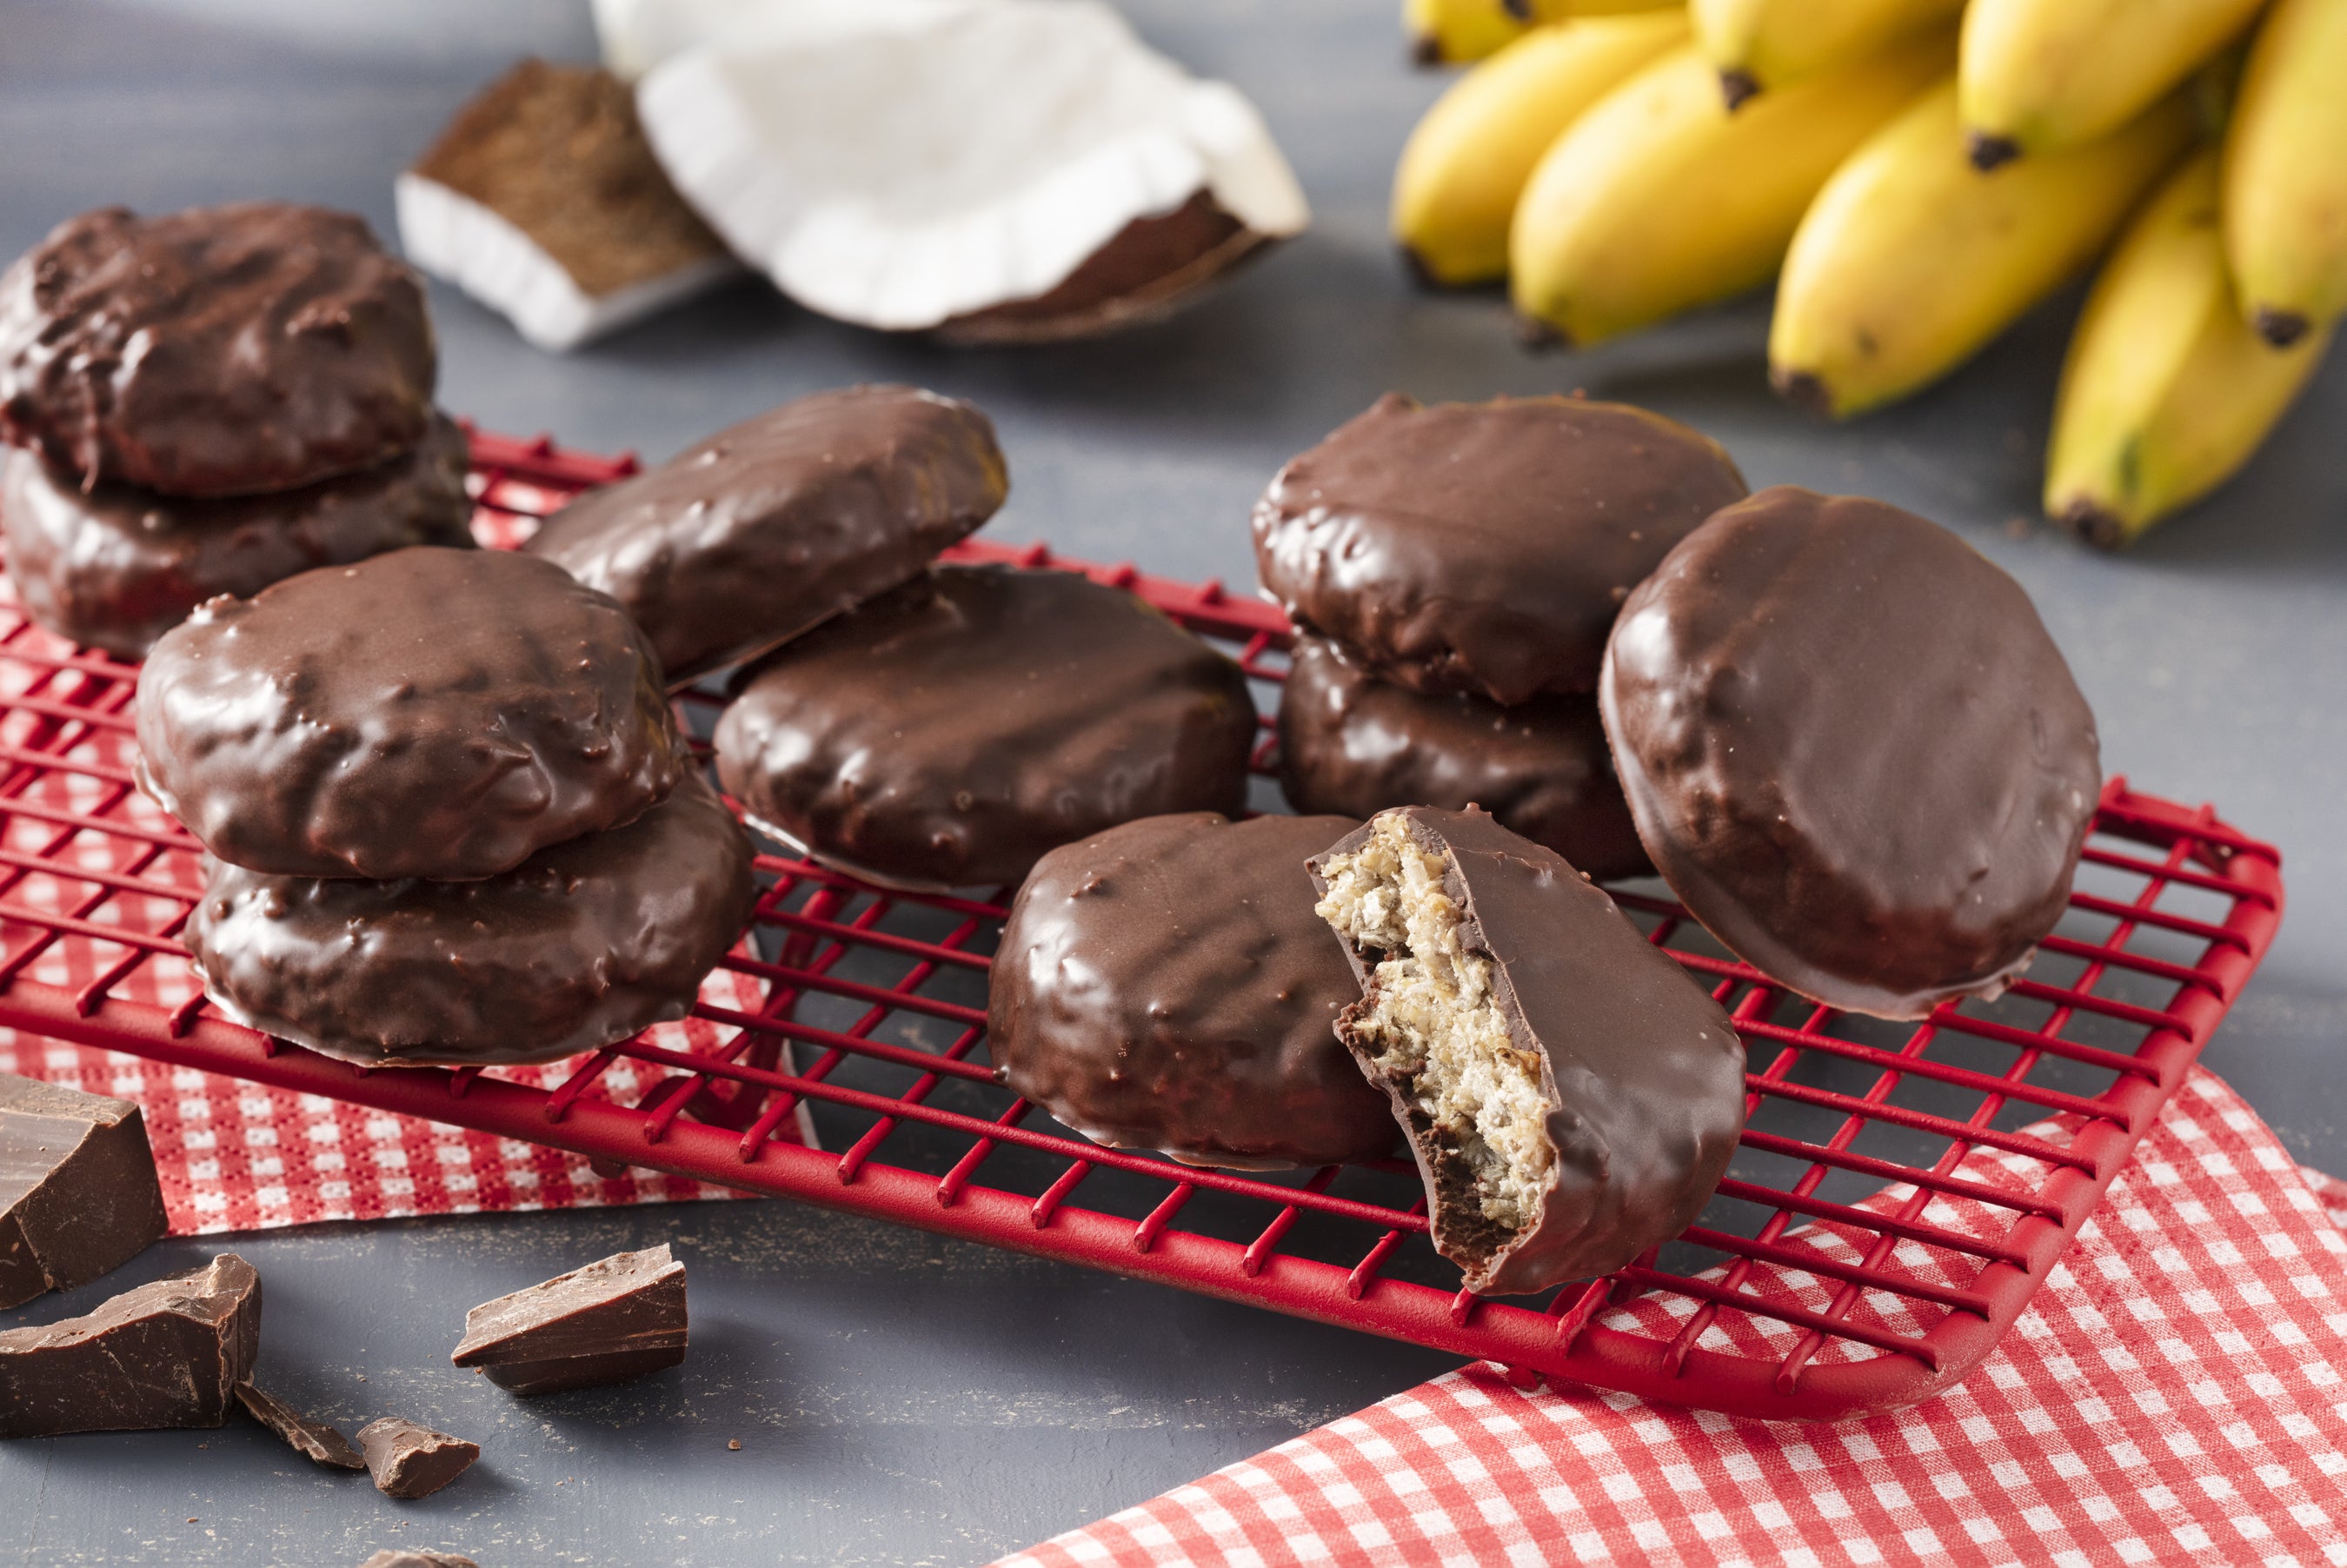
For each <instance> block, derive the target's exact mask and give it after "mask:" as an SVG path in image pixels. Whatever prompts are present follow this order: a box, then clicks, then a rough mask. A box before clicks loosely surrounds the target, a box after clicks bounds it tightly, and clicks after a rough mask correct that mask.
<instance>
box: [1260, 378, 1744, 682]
mask: <svg viewBox="0 0 2347 1568" xmlns="http://www.w3.org/2000/svg"><path fill="white" fill-rule="evenodd" d="M1743 494H1744V478H1743V476H1741V475H1740V474H1738V473H1737V471H1736V465H1735V464H1733V463H1731V462H1729V461H1728V458H1727V453H1726V452H1724V451H1722V450H1721V449H1720V447H1719V444H1718V443H1717V442H1716V441H1713V440H1711V439H1709V438H1708V437H1706V436H1700V435H1698V434H1696V432H1695V431H1692V430H1690V429H1688V428H1687V427H1686V425H1680V424H1677V423H1676V422H1675V421H1672V420H1668V419H1665V418H1664V417H1663V416H1662V415H1658V414H1649V413H1647V412H1646V411H1645V409H1643V408H1632V407H1629V406H1628V405H1624V404H1619V403H1591V402H1588V401H1585V400H1583V399H1581V398H1575V397H1526V398H1501V399H1500V400H1499V401H1497V402H1494V403H1440V404H1437V405H1434V406H1433V407H1431V408H1421V407H1419V405H1417V404H1416V403H1413V402H1411V401H1410V400H1409V398H1406V397H1401V396H1398V395H1392V394H1389V395H1386V396H1384V397H1382V398H1379V399H1378V402H1377V403H1376V404H1375V405H1373V406H1372V407H1371V408H1370V409H1369V411H1368V413H1366V414H1364V415H1361V416H1360V417H1359V418H1358V419H1355V420H1353V421H1352V422H1351V423H1350V424H1348V425H1345V426H1344V427H1343V428H1342V429H1340V430H1338V431H1337V433H1336V434H1335V435H1333V436H1329V437H1328V439H1327V440H1326V441H1323V442H1322V443H1320V445H1319V446H1315V447H1314V448H1312V450H1310V451H1309V452H1307V453H1305V454H1304V455H1303V456H1299V457H1296V458H1294V459H1292V460H1291V461H1290V462H1289V463H1288V465H1287V466H1286V467H1285V468H1282V469H1281V470H1280V471H1279V475H1278V477H1276V478H1275V479H1273V480H1272V482H1271V488H1270V489H1268V490H1266V491H1265V492H1264V497H1263V499H1262V500H1260V501H1258V502H1256V503H1255V565H1256V569H1257V571H1258V572H1259V573H1260V574H1261V576H1262V579H1263V586H1264V587H1265V588H1266V589H1268V590H1269V591H1270V593H1271V595H1272V597H1273V598H1275V599H1276V600H1278V601H1279V603H1280V604H1281V605H1282V607H1284V608H1285V609H1286V611H1287V613H1288V614H1289V615H1290V616H1292V617H1294V618H1295V620H1296V622H1297V623H1298V624H1300V625H1302V626H1304V627H1306V628H1307V629H1309V630H1314V631H1317V632H1320V633H1321V634H1322V635H1324V636H1327V637H1332V638H1334V639H1336V640H1337V641H1339V642H1341V643H1343V644H1345V645H1346V647H1348V648H1349V649H1351V650H1352V651H1354V652H1355V653H1357V654H1358V655H1359V656H1360V657H1361V658H1362V659H1363V660H1364V661H1367V662H1368V663H1369V664H1370V665H1371V666H1373V667H1374V668H1375V669H1377V670H1378V672H1379V673H1381V674H1382V675H1384V676H1385V678H1386V679H1388V680H1389V681H1396V682H1400V683H1401V684H1402V685H1405V686H1408V687H1409V688H1410V689H1411V690H1412V691H1417V692H1480V693H1481V694H1482V695H1484V696H1487V697H1489V698H1491V701H1493V702H1501V703H1515V702H1526V701H1528V700H1530V699H1531V698H1533V697H1536V696H1538V695H1540V694H1541V693H1542V692H1589V691H1593V690H1594V689H1595V687H1596V685H1597V667H1598V664H1599V662H1600V661H1602V660H1603V658H1604V652H1605V633H1606V631H1607V630H1609V629H1610V628H1611V627H1612V626H1613V624H1614V613H1615V611H1616V610H1619V609H1620V608H1621V604H1622V600H1623V599H1624V597H1625V596H1626V595H1627V594H1628V593H1629V591H1630V589H1633V588H1635V587H1636V586H1637V585H1638V583H1639V582H1640V581H1641V580H1642V579H1644V578H1645V575H1646V574H1647V573H1648V572H1650V571H1652V570H1654V569H1655V563H1656V562H1657V561H1660V560H1661V559H1663V557H1664V555H1665V553H1666V552H1667V551H1668V550H1669V549H1670V548H1671V547H1672V546H1673V545H1675V544H1676V543H1678V541H1679V540H1680V539H1681V538H1684V537H1686V534H1687V533H1688V532H1689V531H1690V530H1691V529H1693V528H1695V527H1696V525H1697V524H1698V523H1700V522H1702V521H1703V520H1704V518H1707V517H1709V516H1710V515H1711V514H1712V513H1713V512H1715V511H1717V509H1718V508H1720V507H1724V506H1726V505H1727V503H1729V502H1730V501H1733V500H1737V499H1738V498H1739V497H1742V496H1743Z"/></svg>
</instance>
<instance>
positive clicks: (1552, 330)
mask: <svg viewBox="0 0 2347 1568" xmlns="http://www.w3.org/2000/svg"><path fill="white" fill-rule="evenodd" d="M1516 342H1517V343H1518V344H1519V345H1521V346H1522V348H1523V349H1524V350H1525V351H1526V352H1527V353H1530V354H1555V353H1559V352H1561V351H1563V350H1565V349H1569V348H1571V347H1572V346H1573V339H1572V338H1571V337H1570V336H1568V335H1567V334H1566V333H1565V332H1564V330H1563V328H1562V327H1559V326H1556V325H1554V324H1553V323H1549V322H1544V321H1542V320H1541V319H1540V317H1538V316H1534V315H1526V314H1524V313H1522V312H1519V313H1517V315H1516Z"/></svg>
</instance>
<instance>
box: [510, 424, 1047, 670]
mask: <svg viewBox="0 0 2347 1568" xmlns="http://www.w3.org/2000/svg"><path fill="white" fill-rule="evenodd" d="M1009 489H1010V478H1009V476H1008V474H1007V472H1006V470H1005V469H1004V466H1003V462H1002V451H1001V449H1000V448H999V447H998V446H996V445H995V444H994V426H993V425H992V424H991V423H989V421H988V419H987V417H986V415H983V414H981V413H979V411H978V410H977V409H976V408H974V407H972V406H970V405H969V404H967V403H962V402H958V401H957V400H956V399H953V398H950V397H939V396H938V395H936V394H935V393H930V392H919V391H916V390H915V389H913V388H911V387H907V386H857V387H850V388H848V389H847V390H846V391H843V392H825V393H818V394H816V395H815V396H813V397H803V398H801V399H799V400H798V401H797V402H795V403H786V404H784V405H783V406H782V407H780V408H776V409H774V410H772V411H770V412H768V413H765V414H762V415H758V416H757V417H756V418H755V419H750V420H745V421H743V423H742V424H740V425H734V426H733V428H732V429H730V430H726V431H723V432H721V433H719V434H718V435H715V436H711V437H710V438H709V439H708V440H706V441H703V442H702V443H701V444H700V445H699V446H692V447H689V448H687V449H686V450H685V451H684V452H682V453H681V454H679V455H678V456H675V457H673V458H671V459H670V460H669V461H668V462H666V463H663V464H661V466H659V467H657V468H654V469H652V470H651V471H650V472H648V473H644V474H640V475H638V476H636V477H634V478H632V479H623V480H621V481H620V483H619V484H616V485H613V486H610V487H609V488H606V489H601V490H597V491H594V492H592V493H590V494H589V495H586V496H583V497H579V499H578V500H576V501H573V502H571V503H570V504H569V506H567V507H563V508H562V510H560V511H559V512H557V513H555V515H554V516H553V517H552V518H548V520H547V524H546V527H545V528H541V529H540V530H539V531H538V535H537V537H536V538H532V539H531V540H530V541H529V543H528V545H527V546H525V547H524V548H527V549H528V551H529V552H530V553H531V554H533V555H541V556H544V557H546V558H547V559H548V560H551V561H555V562H557V563H559V565H561V566H562V567H563V568H565V569H568V570H569V573H570V574H571V575H572V576H573V577H575V578H577V579H579V581H581V582H583V583H586V584H587V585H588V586H589V587H590V588H600V589H602V590H603V591H604V592H605V593H608V594H610V596H611V597H612V598H614V599H616V600H619V601H620V603H621V604H623V605H625V606H627V609H628V613H629V614H630V615H632V616H634V617H635V618H636V624H637V625H639V626H641V627H642V628H643V629H644V631H645V633H646V634H647V635H648V636H650V637H651V640H652V646H653V647H654V648H656V649H657V650H659V651H660V656H661V666H662V668H664V669H665V670H666V671H668V679H669V681H670V682H671V684H681V683H682V682H687V681H691V680H692V679H693V678H694V677H696V676H700V675H704V674H706V673H708V672H709V671H712V670H716V669H720V668H722V667H723V666H725V665H727V664H732V663H733V662H735V661H739V660H742V659H746V658H749V657H751V656H752V655H753V654H757V653H762V652H764V651H766V650H767V649H769V648H774V647H776V646H778V645H780V644H781V643H784V642H786V641H790V639H792V638H794V637H796V636H797V635H798V634H799V633H801V632H803V631H805V630H807V629H808V628H810V627H812V626H815V625H816V624H818V623H819V622H821V621H824V620H829V619H830V618H831V617H832V616H835V615H836V614H838V613H839V612H840V611H842V610H848V609H851V608H853V607H854V606H856V605H857V604H861V603H862V602H863V601H864V600H867V599H869V598H871V597H872V596H873V595H874V594H876V593H880V592H883V591H885V590H887V589H891V588H894V587H896V586H897V584H898V583H900V582H903V581H905V580H906V579H908V578H911V577H913V576H915V575H916V574H917V573H918V572H919V571H920V570H921V569H922V568H923V567H925V566H927V565H928V562H929V559H930V558H932V557H933V556H935V555H936V554H937V553H938V551H939V550H941V549H944V548H946V547H947V546H948V545H949V544H952V543H953V542H954V541H955V540H956V539H958V538H962V537H963V536H964V535H965V534H968V533H969V531H970V530H971V529H973V528H977V527H978V526H979V524H980V523H983V522H984V521H986V519H987V518H990V517H992V516H993V515H994V513H995V509H996V508H997V507H1000V506H1001V505H1002V498H1003V497H1004V496H1005V495H1006V494H1008V493H1009Z"/></svg>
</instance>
